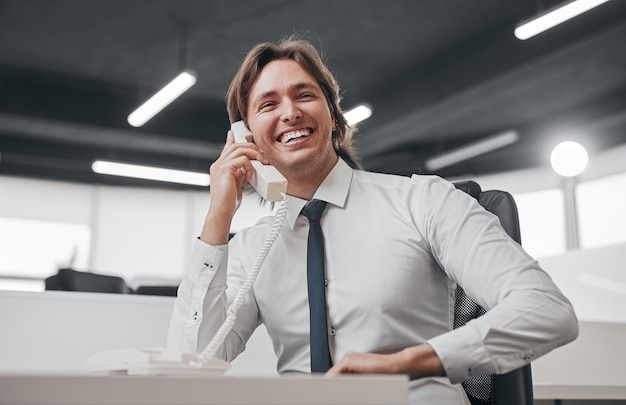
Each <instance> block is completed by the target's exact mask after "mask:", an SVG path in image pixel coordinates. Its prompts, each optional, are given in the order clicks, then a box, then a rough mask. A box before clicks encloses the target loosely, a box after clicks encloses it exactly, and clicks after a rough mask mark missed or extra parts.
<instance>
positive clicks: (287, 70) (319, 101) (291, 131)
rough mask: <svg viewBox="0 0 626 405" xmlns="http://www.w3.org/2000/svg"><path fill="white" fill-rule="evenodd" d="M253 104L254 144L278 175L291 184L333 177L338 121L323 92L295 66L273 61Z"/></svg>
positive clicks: (255, 90)
mask: <svg viewBox="0 0 626 405" xmlns="http://www.w3.org/2000/svg"><path fill="white" fill-rule="evenodd" d="M248 100H249V101H248V116H247V121H248V127H249V128H250V130H251V131H252V133H253V136H254V142H255V143H256V144H257V146H258V147H259V148H260V149H261V150H263V152H264V153H265V157H266V158H267V160H268V161H269V162H270V164H272V165H273V166H275V167H276V168H277V169H278V171H280V172H281V173H282V174H283V175H284V176H285V177H287V178H288V179H290V177H292V178H294V176H296V177H295V178H297V176H306V175H312V174H315V173H324V176H325V175H326V173H328V171H330V169H331V168H332V167H333V166H334V164H335V162H336V161H337V154H336V153H335V150H334V149H333V145H332V135H331V134H332V131H333V129H334V119H333V116H332V114H331V112H330V109H329V107H328V103H327V102H326V98H325V97H324V93H323V91H322V89H321V87H320V86H319V84H318V83H317V81H316V80H315V79H314V78H313V77H312V76H311V75H310V74H309V73H308V72H307V71H305V70H304V69H303V68H302V67H300V65H298V64H297V63H296V62H294V61H292V60H288V59H279V60H275V61H272V62H270V63H268V64H267V65H266V66H265V67H264V68H263V70H262V71H261V73H260V75H259V77H258V78H257V80H256V82H255V83H254V86H253V87H252V91H251V92H250V97H249V99H248ZM307 173H308V174H307Z"/></svg>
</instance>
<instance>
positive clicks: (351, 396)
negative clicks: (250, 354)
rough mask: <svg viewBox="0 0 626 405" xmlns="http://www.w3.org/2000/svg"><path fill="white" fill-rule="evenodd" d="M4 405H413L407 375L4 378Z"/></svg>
mask: <svg viewBox="0 0 626 405" xmlns="http://www.w3.org/2000/svg"><path fill="white" fill-rule="evenodd" d="M0 404H2V405H5V404H6V405H9V404H11V405H42V404H46V405H57V404H58V405H61V404H62V405H79V404H80V405H96V404H97V405H105V404H115V405H138V404H153V405H165V404H169V405H171V404H177V405H193V404H220V405H226V404H236V405H243V404H267V405H286V404H290V405H298V404H302V405H305V404H306V405H312V404H316V405H331V404H332V405H357V404H359V405H367V404H377V405H407V404H408V384H407V379H406V377H402V376H359V377H356V376H342V377H338V378H324V377H308V376H307V377H283V378H277V377H276V378H269V377H268V378H235V377H215V378H201V377H138V376H131V377H129V376H96V375H0Z"/></svg>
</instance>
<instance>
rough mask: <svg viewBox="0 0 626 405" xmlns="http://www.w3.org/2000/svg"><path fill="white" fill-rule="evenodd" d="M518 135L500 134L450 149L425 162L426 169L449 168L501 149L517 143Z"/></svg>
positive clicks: (513, 132)
mask: <svg viewBox="0 0 626 405" xmlns="http://www.w3.org/2000/svg"><path fill="white" fill-rule="evenodd" d="M518 139H519V133H518V132H517V131H515V130H508V131H504V132H501V133H499V134H497V135H494V136H491V137H489V138H485V139H482V140H480V141H477V142H473V143H470V144H468V145H465V146H461V147H460V148H456V149H452V150H450V151H448V152H445V153H442V154H440V155H438V156H435V157H433V158H430V159H428V160H426V169H428V170H430V171H434V170H439V169H441V168H444V167H447V166H451V165H453V164H456V163H459V162H462V161H464V160H468V159H471V158H474V157H476V156H479V155H482V154H484V153H487V152H491V151H493V150H496V149H499V148H502V147H504V146H507V145H510V144H512V143H515V142H517V140H518Z"/></svg>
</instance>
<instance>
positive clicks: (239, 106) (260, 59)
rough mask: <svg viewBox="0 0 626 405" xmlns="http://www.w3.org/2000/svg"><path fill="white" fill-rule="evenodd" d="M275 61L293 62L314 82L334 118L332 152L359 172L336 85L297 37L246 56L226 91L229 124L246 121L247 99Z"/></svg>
mask: <svg viewBox="0 0 626 405" xmlns="http://www.w3.org/2000/svg"><path fill="white" fill-rule="evenodd" d="M278 59H290V60H293V61H294V62H296V63H297V64H298V65H300V66H301V67H302V68H303V69H304V70H306V71H307V72H308V73H309V74H310V75H311V76H313V78H315V79H316V80H317V83H318V84H319V86H320V87H321V89H322V91H323V92H324V95H325V97H326V102H327V103H328V107H329V108H330V111H331V113H332V115H333V116H334V118H335V122H336V129H335V130H334V131H333V133H332V137H333V147H334V149H335V152H337V155H338V156H339V157H341V158H342V159H343V160H344V161H345V162H346V163H347V164H348V165H350V167H352V168H354V169H360V168H361V164H360V163H359V158H358V156H357V153H356V150H355V149H354V145H353V136H354V133H355V132H356V129H355V128H353V127H351V126H350V125H349V124H348V122H347V121H346V118H345V117H344V115H343V110H342V109H341V105H340V104H339V103H340V101H341V96H340V95H339V85H338V84H337V81H336V80H335V78H334V76H333V75H332V73H331V72H330V70H328V68H327V67H326V65H325V64H324V62H323V61H322V57H321V56H320V54H319V52H318V51H317V49H316V48H315V46H314V45H313V44H312V43H311V42H310V41H308V40H306V39H303V38H300V37H299V36H297V35H291V36H288V37H286V38H284V39H282V40H281V41H279V42H278V43H271V42H265V43H261V44H258V45H256V46H255V47H254V48H252V49H251V50H250V52H248V55H247V56H246V57H245V58H244V60H243V62H242V63H241V66H240V67H239V70H238V71H237V74H236V75H235V77H234V78H233V80H232V82H231V83H230V87H229V88H228V95H227V98H226V104H227V108H228V117H229V119H230V122H231V123H233V122H235V121H239V120H246V118H247V115H248V111H247V107H248V97H249V96H250V92H251V90H252V87H253V86H254V83H255V82H256V79H257V78H258V77H259V74H260V73H261V70H263V67H265V65H267V64H268V63H270V62H272V61H274V60H278Z"/></svg>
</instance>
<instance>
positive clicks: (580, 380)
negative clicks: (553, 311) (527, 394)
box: [532, 321, 626, 400]
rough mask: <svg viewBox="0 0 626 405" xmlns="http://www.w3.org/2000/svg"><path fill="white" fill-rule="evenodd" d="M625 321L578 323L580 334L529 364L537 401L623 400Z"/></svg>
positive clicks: (625, 383)
mask: <svg viewBox="0 0 626 405" xmlns="http://www.w3.org/2000/svg"><path fill="white" fill-rule="evenodd" d="M625 341H626V324H623V323H608V322H588V321H582V322H580V335H579V336H578V339H576V340H575V341H573V342H572V343H570V344H568V345H565V346H563V347H560V348H558V349H556V350H554V351H552V352H550V353H548V354H546V355H545V356H543V357H540V358H538V359H537V360H535V361H534V362H533V363H532V373H533V391H534V397H535V399H537V400H543V399H546V400H548V399H550V400H583V399H584V400H590V399H594V400H615V399H621V400H626V372H624V369H623V367H624V364H626V350H624V348H623V346H624V342H625Z"/></svg>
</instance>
